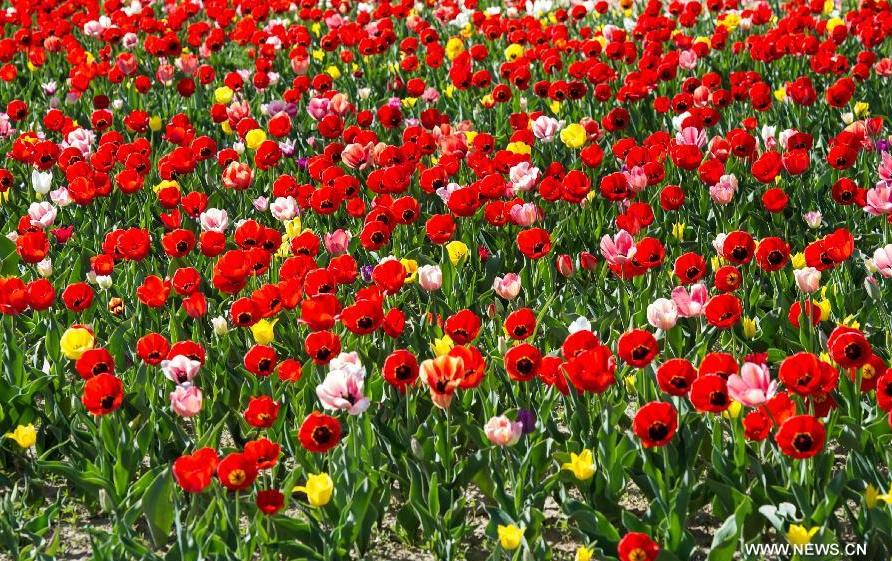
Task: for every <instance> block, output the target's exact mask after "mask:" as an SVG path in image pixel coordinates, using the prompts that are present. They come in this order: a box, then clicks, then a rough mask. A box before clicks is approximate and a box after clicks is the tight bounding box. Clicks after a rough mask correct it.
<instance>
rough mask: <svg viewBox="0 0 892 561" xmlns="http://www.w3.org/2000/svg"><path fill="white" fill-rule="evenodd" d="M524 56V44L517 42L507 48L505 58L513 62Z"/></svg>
mask: <svg viewBox="0 0 892 561" xmlns="http://www.w3.org/2000/svg"><path fill="white" fill-rule="evenodd" d="M522 56H523V46H521V45H518V44H517V43H511V44H510V45H508V48H507V49H505V60H507V61H508V62H512V61H515V60H517V59H518V58H520V57H522Z"/></svg>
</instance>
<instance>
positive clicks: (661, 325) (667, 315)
mask: <svg viewBox="0 0 892 561" xmlns="http://www.w3.org/2000/svg"><path fill="white" fill-rule="evenodd" d="M647 322H648V323H650V324H651V325H652V326H654V327H656V328H657V329H662V330H663V331H669V330H670V329H672V328H673V327H675V324H676V323H677V322H678V306H676V305H675V302H673V301H672V300H669V299H667V298H657V299H656V300H654V301H653V303H652V304H650V305H649V306H648V307H647Z"/></svg>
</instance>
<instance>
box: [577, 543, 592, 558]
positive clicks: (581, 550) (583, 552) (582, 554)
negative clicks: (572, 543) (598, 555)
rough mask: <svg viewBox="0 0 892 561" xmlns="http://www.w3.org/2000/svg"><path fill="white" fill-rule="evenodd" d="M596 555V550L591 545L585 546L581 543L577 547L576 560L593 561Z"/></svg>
mask: <svg viewBox="0 0 892 561" xmlns="http://www.w3.org/2000/svg"><path fill="white" fill-rule="evenodd" d="M594 556H595V550H593V549H592V548H590V547H585V546H584V545H580V546H579V547H577V548H576V559H575V561H592V559H593V558H594Z"/></svg>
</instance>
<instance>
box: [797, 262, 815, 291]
mask: <svg viewBox="0 0 892 561" xmlns="http://www.w3.org/2000/svg"><path fill="white" fill-rule="evenodd" d="M793 276H795V277H796V286H798V287H799V290H801V291H802V292H804V293H806V294H812V293H813V292H816V291H817V290H818V288H820V287H821V271H819V270H817V269H815V268H814V267H804V268H802V269H796V270H795V271H793Z"/></svg>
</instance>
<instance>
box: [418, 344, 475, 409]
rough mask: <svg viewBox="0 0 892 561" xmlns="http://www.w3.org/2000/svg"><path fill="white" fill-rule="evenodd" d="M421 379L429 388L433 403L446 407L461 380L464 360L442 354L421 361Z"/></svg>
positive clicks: (442, 407)
mask: <svg viewBox="0 0 892 561" xmlns="http://www.w3.org/2000/svg"><path fill="white" fill-rule="evenodd" d="M419 373H420V375H421V379H422V380H423V381H424V383H425V384H427V386H428V388H430V392H431V399H432V400H433V402H434V405H436V406H437V407H439V408H441V409H446V408H447V407H449V404H450V403H452V395H453V394H454V393H455V389H456V388H457V387H458V385H459V383H461V380H462V374H463V373H464V361H463V360H462V359H461V358H460V357H455V356H449V355H442V356H438V357H437V358H435V359H428V360H425V361H424V362H422V363H421V368H420V372H419Z"/></svg>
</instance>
